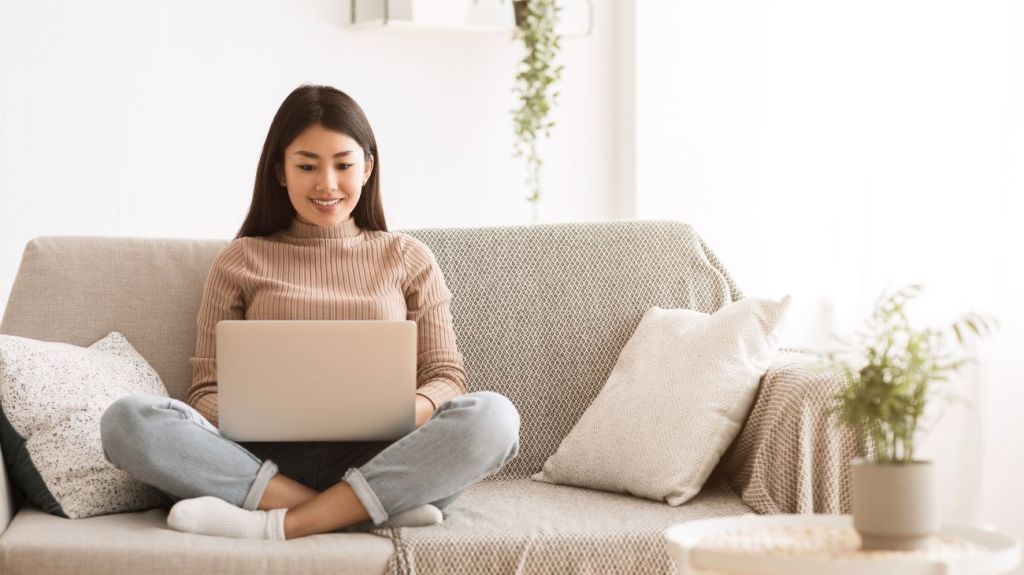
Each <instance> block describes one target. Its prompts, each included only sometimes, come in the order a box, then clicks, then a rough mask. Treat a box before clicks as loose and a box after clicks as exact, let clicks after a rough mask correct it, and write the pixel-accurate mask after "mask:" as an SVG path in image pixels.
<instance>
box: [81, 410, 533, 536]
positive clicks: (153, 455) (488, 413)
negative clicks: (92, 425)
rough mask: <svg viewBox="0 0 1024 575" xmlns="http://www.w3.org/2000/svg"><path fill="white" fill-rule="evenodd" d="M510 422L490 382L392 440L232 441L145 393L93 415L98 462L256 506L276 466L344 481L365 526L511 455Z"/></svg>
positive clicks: (451, 492)
mask: <svg viewBox="0 0 1024 575" xmlns="http://www.w3.org/2000/svg"><path fill="white" fill-rule="evenodd" d="M519 427H520V418H519V412H518V411H517V410H516V407H515V405H513V404H512V402H511V401H509V400H508V398H506V397H505V396H504V395H501V394H499V393H495V392H493V391H477V392H473V393H468V394H464V395H460V396H458V397H454V398H452V399H450V400H448V401H446V402H444V403H442V404H441V405H440V406H438V408H437V410H436V411H435V412H434V414H433V415H432V416H431V417H430V419H429V420H428V421H427V422H426V423H424V424H423V425H422V426H420V427H419V428H417V429H416V430H414V431H413V432H412V433H409V434H408V435H406V436H404V437H402V438H400V439H398V440H395V441H354V442H240V443H236V442H234V441H231V440H229V439H227V438H225V437H224V436H223V435H221V433H220V431H219V430H218V429H217V428H216V427H214V426H213V425H212V424H211V423H210V422H209V421H207V420H206V418H204V417H203V416H202V415H200V414H199V412H198V411H196V410H195V409H193V408H192V407H190V406H189V405H188V404H186V403H184V402H182V401H179V400H177V399H172V398H167V397H158V396H148V395H131V396H126V397H123V398H121V399H119V400H117V401H115V402H114V403H113V404H111V405H110V407H108V408H107V410H106V411H105V412H104V414H103V418H102V420H101V422H100V432H101V437H102V441H103V453H104V456H105V457H106V458H107V461H109V462H110V463H111V464H112V465H113V466H114V467H116V468H118V469H121V470H123V471H125V472H127V473H129V474H130V475H132V476H133V477H135V478H136V479H139V480H140V481H143V482H145V483H148V484H150V485H153V486H154V487H156V488H158V489H160V490H161V491H163V492H164V493H166V494H167V495H168V496H170V497H171V498H172V499H173V500H175V501H177V500H180V499H185V498H192V497H201V496H203V495H213V496H215V497H219V498H221V499H223V500H225V501H228V502H230V503H232V504H234V505H237V506H239V507H242V508H245V509H256V507H257V506H258V505H259V502H260V500H261V499H262V497H263V492H264V490H265V489H266V487H267V483H268V482H269V481H270V478H271V477H273V475H275V474H276V473H283V474H284V475H286V476H288V477H291V478H292V479H295V480H296V481H299V482H300V483H302V484H304V485H307V486H309V487H311V488H313V489H315V490H317V491H323V490H325V489H327V488H328V487H330V486H331V485H333V484H335V483H336V482H337V481H339V480H344V481H346V482H348V483H349V485H351V486H352V489H353V491H355V493H356V496H357V497H358V498H359V500H360V501H361V502H362V503H363V506H364V507H365V508H366V510H367V511H368V512H369V514H370V522H372V523H373V524H374V525H378V524H380V523H382V522H383V521H385V520H387V518H388V517H389V516H391V515H394V514H396V513H401V512H402V511H405V510H407V509H412V508H414V507H417V506H419V505H422V504H424V503H431V504H433V505H434V506H436V507H438V508H444V507H445V506H446V505H448V504H449V503H451V502H452V501H453V500H454V499H455V498H456V497H458V496H459V495H460V494H461V493H462V492H463V491H465V489H466V488H468V487H469V486H470V485H472V484H473V483H476V482H477V481H479V480H481V479H483V478H485V477H487V476H489V475H491V474H493V473H495V472H496V471H498V470H499V469H500V468H501V467H502V466H504V465H505V464H506V463H508V462H509V461H511V460H512V459H513V458H515V456H516V455H517V454H518V453H519ZM367 523H368V522H367ZM360 525H361V526H367V525H366V524H360Z"/></svg>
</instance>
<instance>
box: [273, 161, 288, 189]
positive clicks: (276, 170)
mask: <svg viewBox="0 0 1024 575" xmlns="http://www.w3.org/2000/svg"><path fill="white" fill-rule="evenodd" d="M274 173H275V174H276V175H277V182H278V183H279V184H281V187H282V188H284V187H287V186H286V185H285V179H284V168H282V167H281V164H280V163H277V164H274Z"/></svg>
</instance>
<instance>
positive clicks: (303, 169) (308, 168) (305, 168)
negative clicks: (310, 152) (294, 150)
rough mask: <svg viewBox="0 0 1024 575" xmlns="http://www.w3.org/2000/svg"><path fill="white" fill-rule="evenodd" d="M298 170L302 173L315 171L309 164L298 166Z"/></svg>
mask: <svg viewBox="0 0 1024 575" xmlns="http://www.w3.org/2000/svg"><path fill="white" fill-rule="evenodd" d="M299 169H300V170H302V171H304V172H311V171H313V170H315V169H316V166H313V165H311V164H300V165H299Z"/></svg>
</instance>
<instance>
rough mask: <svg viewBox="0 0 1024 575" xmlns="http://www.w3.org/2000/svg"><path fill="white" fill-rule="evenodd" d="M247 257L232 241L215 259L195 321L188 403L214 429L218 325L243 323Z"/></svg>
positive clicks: (235, 242) (216, 421) (236, 243)
mask: <svg viewBox="0 0 1024 575" xmlns="http://www.w3.org/2000/svg"><path fill="white" fill-rule="evenodd" d="M244 272H245V257H244V253H243V252H242V245H241V243H239V241H237V240H236V241H232V242H231V243H229V244H228V245H227V246H225V247H224V249H223V250H221V251H220V253H218V254H217V256H216V257H215V258H214V259H213V263H212V264H211V265H210V271H209V273H208V274H207V276H206V283H205V285H204V287H203V302H202V304H201V305H200V306H199V315H198V316H197V318H196V353H195V357H193V358H191V359H190V360H189V361H190V363H191V364H192V385H191V386H190V387H189V389H188V393H187V394H186V399H185V402H186V403H188V404H189V405H191V406H192V407H194V408H196V410H197V411H199V413H201V414H202V415H203V417H205V418H206V419H207V420H209V422H210V423H212V424H213V425H214V426H218V423H219V421H218V416H217V415H218V413H217V358H216V355H217V322H219V321H221V320H226V319H244V318H245V301H244V295H243V291H242V286H241V283H242V274H243V273H244Z"/></svg>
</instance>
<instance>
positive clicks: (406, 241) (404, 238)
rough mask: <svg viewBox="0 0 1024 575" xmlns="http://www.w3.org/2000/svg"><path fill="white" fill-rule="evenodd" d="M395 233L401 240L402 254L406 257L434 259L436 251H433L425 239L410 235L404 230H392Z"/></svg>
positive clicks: (399, 240)
mask: <svg viewBox="0 0 1024 575" xmlns="http://www.w3.org/2000/svg"><path fill="white" fill-rule="evenodd" d="M390 233H393V234H395V236H396V237H397V240H398V242H399V246H400V247H401V250H402V255H403V256H405V257H406V258H410V257H411V258H427V259H433V257H434V252H433V251H431V249H430V246H428V245H427V244H425V243H424V242H423V240H421V239H419V238H417V237H413V236H410V235H409V234H407V233H404V232H390Z"/></svg>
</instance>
